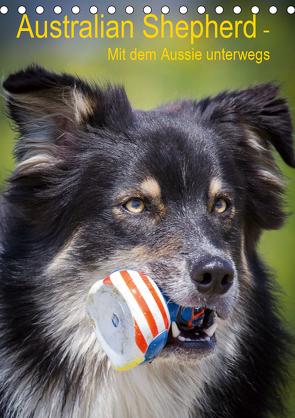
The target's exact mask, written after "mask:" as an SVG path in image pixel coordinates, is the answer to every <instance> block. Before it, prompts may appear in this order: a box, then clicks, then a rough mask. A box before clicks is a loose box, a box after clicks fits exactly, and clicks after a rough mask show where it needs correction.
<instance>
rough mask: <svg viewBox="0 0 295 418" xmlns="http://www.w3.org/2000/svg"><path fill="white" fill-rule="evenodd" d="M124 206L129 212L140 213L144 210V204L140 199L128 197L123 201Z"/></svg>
mask: <svg viewBox="0 0 295 418" xmlns="http://www.w3.org/2000/svg"><path fill="white" fill-rule="evenodd" d="M124 208H125V209H127V210H128V211H129V212H131V213H141V212H144V211H145V210H146V207H145V204H144V203H143V201H142V200H140V199H135V198H134V199H130V200H128V202H127V203H125V205H124Z"/></svg>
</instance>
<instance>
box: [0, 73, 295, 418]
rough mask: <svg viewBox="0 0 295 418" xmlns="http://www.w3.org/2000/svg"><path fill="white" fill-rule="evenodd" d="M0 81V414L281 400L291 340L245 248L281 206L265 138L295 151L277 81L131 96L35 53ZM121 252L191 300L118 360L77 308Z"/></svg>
mask: <svg viewBox="0 0 295 418" xmlns="http://www.w3.org/2000/svg"><path fill="white" fill-rule="evenodd" d="M3 90H4V93H5V96H6V100H7V106H8V110H7V112H8V114H9V116H10V118H11V119H12V121H13V122H14V124H15V126H16V129H17V132H18V140H17V143H16V146H15V157H16V161H17V165H16V168H15V170H14V171H13V173H12V175H11V176H10V178H9V183H8V187H7V191H6V192H5V193H4V196H3V199H2V201H1V209H0V216H1V224H0V237H1V238H0V417H1V418H192V417H195V418H262V417H269V416H273V417H281V416H285V415H287V411H286V409H285V407H284V396H283V395H284V392H285V386H286V384H287V378H288V364H289V359H290V356H291V355H292V344H293V342H292V338H291V337H290V336H289V334H288V333H287V332H286V331H285V330H284V325H285V324H284V323H283V321H281V320H280V319H279V315H278V314H277V300H276V296H275V295H274V292H273V285H274V282H273V277H272V276H271V275H270V274H269V272H268V269H267V267H266V266H265V265H264V263H263V261H262V260H261V259H260V257H259V255H258V253H257V243H258V240H259V238H260V235H261V233H262V231H263V230H265V229H277V228H280V227H281V226H282V225H283V222H284V219H285V213H284V210H283V209H284V202H283V192H284V184H283V182H282V179H281V178H282V176H281V173H280V171H279V169H278V167H277V164H276V161H275V158H274V156H273V152H274V151H275V150H274V149H276V151H277V152H278V153H279V154H280V156H281V157H282V159H283V160H284V161H285V162H286V163H287V164H288V165H290V166H292V167H295V159H294V153H293V139H292V123H291V118H290V113H289V110H288V107H287V104H286V101H285V100H284V99H282V98H280V96H278V95H279V88H278V86H277V85H275V84H272V83H269V84H264V85H257V86H254V87H250V88H247V89H245V90H240V91H233V92H223V93H221V94H219V95H217V96H216V97H213V98H211V97H209V98H205V99H202V100H200V101H198V102H197V101H194V100H180V101H177V102H175V103H168V104H166V105H163V106H160V107H158V108H157V109H155V110H150V111H140V110H135V109H133V108H132V107H131V105H130V103H129V101H128V99H127V97H126V93H125V91H124V89H123V88H122V87H121V86H113V85H106V86H104V87H102V86H100V85H95V84H94V83H89V84H88V83H87V82H85V81H83V80H81V79H80V78H77V77H73V76H71V75H68V74H55V73H53V72H48V71H46V70H45V69H43V68H41V67H39V66H37V65H32V66H30V67H29V68H27V69H26V70H24V71H20V72H17V73H15V74H12V75H10V76H9V77H8V78H7V79H6V80H5V81H4V82H3ZM120 268H121V269H122V268H128V269H134V270H137V271H139V272H142V273H144V274H147V275H149V276H150V277H151V278H152V279H153V280H154V281H155V282H156V284H157V285H158V286H159V287H160V288H161V290H162V291H163V292H164V293H165V294H166V295H167V297H168V298H169V299H170V300H172V301H173V302H175V303H176V304H178V305H180V306H182V307H204V308H205V314H204V315H205V317H204V320H203V322H202V324H201V325H200V324H199V325H198V326H196V327H185V326H181V324H176V328H175V329H177V330H178V331H177V332H176V333H175V332H172V330H171V329H170V330H169V337H168V340H167V343H166V345H165V347H164V349H163V350H162V351H161V353H160V354H159V356H158V357H156V358H155V359H154V360H153V361H152V362H151V363H148V364H145V365H139V366H136V367H134V368H133V369H131V370H127V371H117V370H114V369H113V368H112V367H111V365H110V362H109V360H108V357H107V356H106V355H105V353H104V352H103V351H102V349H101V347H100V344H99V343H98V341H97V340H96V338H95V334H94V332H93V330H92V327H91V323H90V321H89V320H88V318H87V317H86V315H85V301H86V297H87V294H88V291H89V289H90V287H91V286H92V285H93V283H94V282H96V281H98V280H100V279H104V278H105V277H107V276H108V275H109V274H110V273H111V272H112V271H114V270H116V269H120ZM212 326H213V328H212ZM209 328H210V330H211V332H209V331H208V329H209ZM212 329H214V333H213V334H212V332H213V331H212ZM206 331H208V333H207V332H206ZM204 335H206V338H205V341H204V338H201V337H200V336H204ZM179 337H180V338H179Z"/></svg>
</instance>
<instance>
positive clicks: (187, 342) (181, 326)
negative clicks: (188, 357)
mask: <svg viewBox="0 0 295 418" xmlns="http://www.w3.org/2000/svg"><path fill="white" fill-rule="evenodd" d="M189 312H191V317H190V318H189V317H188V316H187V314H188V313H189ZM173 319H175V320H172V322H171V327H170V330H169V335H168V340H167V343H166V346H168V347H169V346H171V345H173V346H176V347H183V348H194V349H195V348H200V349H206V348H208V349H209V348H214V346H215V343H216V338H215V331H216V328H217V323H216V320H215V319H216V313H215V312H214V311H213V310H211V309H208V308H204V307H202V308H186V307H180V308H179V309H178V312H177V314H176V317H175V318H173Z"/></svg>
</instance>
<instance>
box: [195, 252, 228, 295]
mask: <svg viewBox="0 0 295 418" xmlns="http://www.w3.org/2000/svg"><path fill="white" fill-rule="evenodd" d="M191 279H192V280H193V281H194V282H195V283H196V286H197V289H198V291H199V292H200V293H203V294H205V295H208V296H216V295H223V294H224V293H226V292H227V291H228V290H229V289H230V287H231V286H232V284H233V281H234V269H233V267H232V265H231V264H230V263H229V262H228V261H226V260H223V259H222V258H220V257H211V258H207V259H205V260H202V261H200V262H198V263H196V264H195V265H194V267H193V270H192V273H191Z"/></svg>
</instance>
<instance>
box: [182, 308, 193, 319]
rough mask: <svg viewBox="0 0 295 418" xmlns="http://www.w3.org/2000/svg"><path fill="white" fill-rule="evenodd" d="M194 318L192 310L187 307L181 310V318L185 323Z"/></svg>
mask: <svg viewBox="0 0 295 418" xmlns="http://www.w3.org/2000/svg"><path fill="white" fill-rule="evenodd" d="M191 317H192V308H190V307H187V308H182V309H181V318H182V319H183V320H184V321H189V320H190V319H191Z"/></svg>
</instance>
